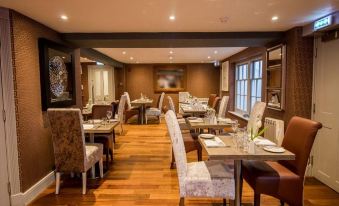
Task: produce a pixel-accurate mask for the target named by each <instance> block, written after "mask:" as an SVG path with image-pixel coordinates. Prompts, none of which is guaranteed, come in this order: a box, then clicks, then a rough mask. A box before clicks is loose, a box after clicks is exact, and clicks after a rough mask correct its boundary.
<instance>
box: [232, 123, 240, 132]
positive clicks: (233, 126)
mask: <svg viewBox="0 0 339 206" xmlns="http://www.w3.org/2000/svg"><path fill="white" fill-rule="evenodd" d="M238 126H239V124H238V120H234V122H233V123H232V130H233V133H237V131H238Z"/></svg>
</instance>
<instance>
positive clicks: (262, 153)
mask: <svg viewBox="0 0 339 206" xmlns="http://www.w3.org/2000/svg"><path fill="white" fill-rule="evenodd" d="M217 138H218V140H219V141H220V140H221V141H222V142H223V144H222V145H221V146H207V145H206V142H205V141H207V139H203V138H202V137H201V136H199V138H198V141H199V143H200V144H201V145H202V148H203V149H204V150H205V151H206V153H207V155H208V158H209V160H223V161H225V160H233V161H234V178H235V206H240V205H241V196H240V195H241V194H240V193H241V191H240V189H241V185H240V184H241V182H242V181H241V178H242V176H241V175H242V171H241V165H242V161H243V160H261V161H278V160H294V159H295V154H293V153H291V152H290V151H288V150H285V151H284V152H281V153H272V152H268V151H266V150H264V149H263V148H264V146H262V145H261V146H255V152H254V153H251V154H250V153H248V152H247V151H244V150H243V149H241V148H239V147H237V145H236V143H235V141H233V139H232V138H233V137H232V136H230V135H227V136H226V135H225V136H217ZM209 140H211V139H209Z"/></svg>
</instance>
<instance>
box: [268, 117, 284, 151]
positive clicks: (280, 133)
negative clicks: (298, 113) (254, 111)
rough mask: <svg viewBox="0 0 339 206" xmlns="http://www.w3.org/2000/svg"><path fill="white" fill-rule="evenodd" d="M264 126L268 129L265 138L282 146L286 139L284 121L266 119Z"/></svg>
mask: <svg viewBox="0 0 339 206" xmlns="http://www.w3.org/2000/svg"><path fill="white" fill-rule="evenodd" d="M264 125H265V128H267V129H266V131H265V134H264V137H265V138H267V139H269V140H271V141H272V142H274V143H276V144H277V145H278V146H281V143H282V141H283V139H284V121H282V120H279V119H273V118H270V117H266V118H265V123H264Z"/></svg>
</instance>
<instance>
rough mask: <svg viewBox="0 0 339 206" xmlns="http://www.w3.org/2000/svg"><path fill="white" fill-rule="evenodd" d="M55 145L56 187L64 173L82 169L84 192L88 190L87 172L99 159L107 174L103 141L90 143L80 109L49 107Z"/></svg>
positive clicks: (101, 171) (101, 167) (79, 171)
mask: <svg viewBox="0 0 339 206" xmlns="http://www.w3.org/2000/svg"><path fill="white" fill-rule="evenodd" d="M47 113H48V117H49V121H50V125H51V132H52V140H53V148H54V157H55V172H56V190H55V193H56V194H59V190H60V176H61V173H76V172H78V173H82V194H86V178H87V175H86V172H87V171H88V170H89V169H90V168H92V167H94V166H95V163H97V162H99V167H100V177H101V178H102V177H103V164H102V155H103V147H102V144H96V143H91V144H89V143H86V144H85V135H84V128H83V125H82V116H81V111H80V109H48V111H47Z"/></svg>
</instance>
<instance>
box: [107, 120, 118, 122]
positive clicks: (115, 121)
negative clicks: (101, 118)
mask: <svg viewBox="0 0 339 206" xmlns="http://www.w3.org/2000/svg"><path fill="white" fill-rule="evenodd" d="M117 121H118V120H117V119H110V120H109V122H117Z"/></svg>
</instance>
